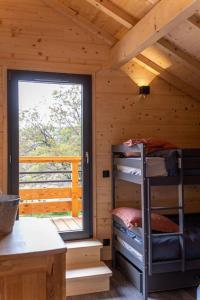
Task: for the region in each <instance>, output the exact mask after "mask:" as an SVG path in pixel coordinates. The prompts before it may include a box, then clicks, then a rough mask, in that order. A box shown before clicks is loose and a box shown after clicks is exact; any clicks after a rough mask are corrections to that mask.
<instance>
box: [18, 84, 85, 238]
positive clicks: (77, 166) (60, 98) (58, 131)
mask: <svg viewBox="0 0 200 300" xmlns="http://www.w3.org/2000/svg"><path fill="white" fill-rule="evenodd" d="M18 87H19V156H20V160H19V162H20V165H19V167H20V172H19V182H20V184H19V187H20V198H21V202H20V209H19V213H20V217H26V216H31V217H38V218H44V217H45V218H49V219H51V220H52V222H53V224H54V225H55V226H56V228H57V230H58V231H61V232H65V231H80V230H82V229H83V221H82V220H83V219H82V214H83V212H82V162H81V157H82V85H80V84H59V83H45V82H28V81H20V82H19V86H18Z"/></svg>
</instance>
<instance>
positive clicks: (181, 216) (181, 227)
mask: <svg viewBox="0 0 200 300" xmlns="http://www.w3.org/2000/svg"><path fill="white" fill-rule="evenodd" d="M179 155H180V158H179V172H180V181H179V185H178V201H179V210H178V212H179V232H180V237H179V241H180V247H181V260H182V271H183V272H184V271H185V237H184V187H183V167H184V166H183V159H182V151H181V150H180V151H179Z"/></svg>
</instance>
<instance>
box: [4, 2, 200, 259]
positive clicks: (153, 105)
mask: <svg viewBox="0 0 200 300" xmlns="http://www.w3.org/2000/svg"><path fill="white" fill-rule="evenodd" d="M0 37H1V43H0V115H1V121H0V174H1V177H0V188H1V189H3V191H4V192H6V185H7V180H6V178H7V177H6V176H7V165H6V160H7V148H6V147H7V139H6V136H7V126H6V122H7V120H6V98H7V96H6V84H7V83H6V72H7V69H26V70H39V71H52V72H73V73H86V74H92V76H93V150H94V197H93V202H94V235H96V236H97V238H99V239H103V238H111V217H110V210H111V179H110V178H102V171H103V170H105V169H106V170H107V169H109V170H111V151H110V150H111V144H117V143H120V142H122V141H124V140H126V139H129V138H130V137H136V136H137V137H142V136H156V137H162V138H166V139H168V140H170V141H171V142H174V143H176V144H177V145H179V146H181V147H200V142H199V138H200V134H199V130H200V104H199V103H197V102H196V101H194V100H193V99H191V98H189V97H187V96H185V95H183V94H182V93H181V92H180V91H178V90H177V89H175V88H174V87H172V86H170V85H168V84H167V83H165V82H164V81H163V80H160V79H159V78H158V77H155V78H154V76H153V77H152V76H151V73H149V72H147V71H146V70H144V69H143V68H142V67H140V66H138V65H137V64H135V63H132V62H131V63H130V64H128V65H127V66H125V68H124V71H111V70H108V69H106V67H105V66H106V65H107V62H108V60H109V48H108V46H107V45H105V44H104V43H103V42H102V41H101V40H100V39H97V38H96V37H94V36H93V35H91V34H89V33H87V32H86V31H84V30H83V29H81V28H80V27H78V26H77V25H75V24H73V22H72V21H71V20H70V19H67V17H63V16H61V15H59V14H58V13H57V12H55V11H53V10H52V9H50V8H48V7H46V6H45V5H43V4H42V1H41V0H29V1H28V0H20V1H18V2H16V1H15V0H2V1H1V3H0ZM126 73H127V74H128V75H127V74H126ZM144 79H147V80H149V82H150V81H151V95H150V96H148V97H147V98H146V99H143V98H141V97H140V96H138V86H137V84H136V83H138V84H139V82H141V81H142V80H144ZM135 82H136V83H135ZM165 195H166V192H163V191H160V190H158V189H157V190H156V191H155V193H154V198H155V199H158V197H161V198H162V200H163V201H165V200H166V201H168V200H169V199H166V198H165ZM168 195H170V197H169V196H168V197H169V198H170V199H172V200H173V199H174V191H173V189H170V190H169V191H168ZM186 195H187V197H188V199H189V200H188V202H187V207H188V209H189V210H192V211H195V210H197V209H198V208H199V209H200V207H199V203H200V202H199V199H198V190H197V188H196V187H190V188H189V189H188V190H187V192H186ZM172 200H170V201H172ZM118 204H119V205H130V206H132V205H134V206H139V190H138V188H137V187H135V186H133V185H130V184H128V183H125V184H122V185H121V186H120V188H119V187H118ZM110 250H111V249H110V247H105V248H104V250H103V258H105V259H110V258H111V251H110Z"/></svg>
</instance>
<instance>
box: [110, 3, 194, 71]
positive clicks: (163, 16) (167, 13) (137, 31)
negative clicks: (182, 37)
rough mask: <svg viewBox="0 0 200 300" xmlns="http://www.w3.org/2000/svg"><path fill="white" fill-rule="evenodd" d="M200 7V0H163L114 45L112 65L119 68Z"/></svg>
mask: <svg viewBox="0 0 200 300" xmlns="http://www.w3.org/2000/svg"><path fill="white" fill-rule="evenodd" d="M199 9H200V0H181V1H174V0H161V1H160V2H159V3H158V4H157V5H155V6H154V7H153V8H152V9H151V10H150V11H149V13H147V14H146V15H145V16H144V18H142V19H141V20H140V21H139V22H138V23H137V24H136V25H135V26H134V27H133V28H132V29H130V30H129V31H128V32H127V34H126V35H125V36H124V37H123V38H122V39H121V40H120V41H119V42H118V43H116V45H114V46H113V48H112V50H111V66H112V67H113V68H119V67H120V66H122V65H124V64H125V63H127V62H128V61H129V60H131V59H132V58H134V57H135V56H137V55H138V54H139V53H141V52H142V51H143V50H144V49H146V48H148V47H149V46H151V45H152V44H154V43H156V42H157V41H158V40H159V39H161V38H162V37H163V36H165V35H166V34H167V33H168V32H169V31H171V30H172V29H173V28H174V27H176V26H177V25H178V24H180V23H181V22H183V21H184V20H185V19H187V18H189V17H190V16H191V15H193V14H194V13H195V11H198V10H199Z"/></svg>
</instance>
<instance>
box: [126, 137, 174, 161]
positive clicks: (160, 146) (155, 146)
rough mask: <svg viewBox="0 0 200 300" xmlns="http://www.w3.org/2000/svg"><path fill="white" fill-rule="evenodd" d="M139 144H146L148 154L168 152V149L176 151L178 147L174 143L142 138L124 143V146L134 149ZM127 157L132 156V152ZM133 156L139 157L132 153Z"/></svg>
mask: <svg viewBox="0 0 200 300" xmlns="http://www.w3.org/2000/svg"><path fill="white" fill-rule="evenodd" d="M138 144H144V145H145V146H146V152H147V154H149V153H152V152H154V151H158V150H168V149H175V148H176V146H175V145H173V144H172V143H170V142H168V141H164V140H159V139H155V138H141V139H130V140H128V141H126V142H124V145H126V146H128V147H132V146H135V145H138ZM126 155H127V157H129V156H131V152H127V154H126ZM132 155H133V156H135V155H137V154H134V153H132Z"/></svg>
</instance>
